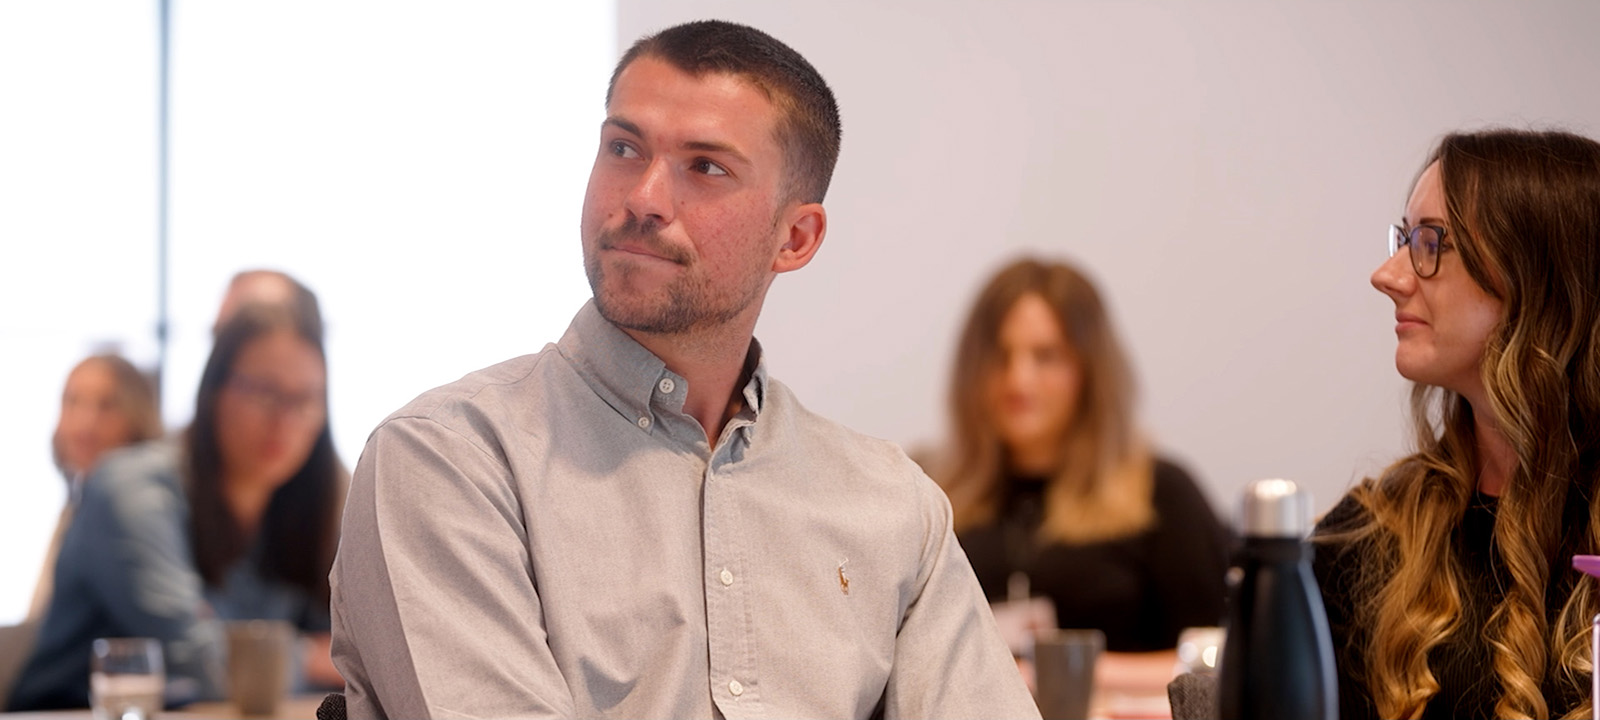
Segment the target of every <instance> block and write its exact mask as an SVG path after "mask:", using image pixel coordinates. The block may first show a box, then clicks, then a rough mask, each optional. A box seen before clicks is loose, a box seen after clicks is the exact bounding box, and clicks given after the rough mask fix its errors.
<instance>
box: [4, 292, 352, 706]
mask: <svg viewBox="0 0 1600 720" xmlns="http://www.w3.org/2000/svg"><path fill="white" fill-rule="evenodd" d="M347 477H348V474H347V473H346V471H345V468H344V466H343V464H342V463H341V462H340V461H339V458H338V455H337V454H336V453H335V452H334V448H333V439H332V435H331V433H330V431H329V425H328V411H327V362H326V358H325V354H324V352H323V345H322V321H321V317H320V314H319V313H318V312H317V308H316V307H315V305H309V306H308V305H306V304H304V303H293V304H284V305H251V306H246V307H243V308H241V309H240V310H239V311H238V312H237V313H236V314H235V315H234V316H233V317H232V318H231V319H229V320H228V321H227V322H226V323H225V324H224V325H223V326H222V327H221V328H220V329H219V332H218V334H217V338H216V344H215V346H214V347H213V349H212V352H211V357H210V360H209V361H208V362H207V363H206V367H205V371H204V373H203V375H202V376H201V380H200V390H199V393H198V398H197V401H196V405H195V415H194V420H193V422H192V424H191V425H190V427H189V428H188V430H187V431H186V432H184V433H183V434H182V436H181V437H180V438H178V439H177V440H176V441H175V442H160V441H158V442H154V443H147V444H144V445H140V446H136V447H132V448H128V449H125V450H120V451H117V452H115V453H112V454H111V455H109V456H107V457H106V458H105V459H104V460H103V461H102V462H101V463H100V465H99V467H98V468H97V469H96V470H95V471H94V472H93V473H91V477H90V478H89V481H88V482H86V483H85V485H84V493H83V499H82V501H81V503H80V505H79V509H78V513H77V516H76V517H75V518H74V520H73V523H72V526H71V528H70V529H69V530H68V531H67V534H66V537H65V538H64V540H63V542H62V547H61V554H60V557H59V559H58V561H57V564H56V573H55V579H56V592H55V596H54V599H53V601H52V602H51V604H50V606H49V610H48V612H47V614H46V616H45V620H44V624H43V626H42V627H41V628H40V631H39V640H38V644H37V646H36V647H35V650H34V652H33V655H32V656H31V658H30V659H29V662H28V664H27V666H26V667H25V668H24V670H23V672H22V675H21V676H20V677H19V679H18V681H17V684H16V687H15V688H14V690H13V691H12V694H11V699H10V707H11V708H12V709H16V710H22V709H41V708H54V707H82V706H85V705H87V704H88V699H89V698H88V687H89V656H90V652H89V649H90V644H91V642H92V641H93V640H94V639H95V638H100V637H153V638H158V639H160V640H161V641H162V644H163V650H164V653H165V657H166V666H167V675H168V678H169V684H168V690H169V701H170V700H185V699H199V698H218V697H220V696H221V691H222V688H221V683H220V681H221V678H220V670H221V667H222V661H223V639H222V637H221V631H220V628H219V627H218V623H217V622H216V621H226V620H245V619H276V620H287V621H290V622H292V623H294V624H295V625H296V626H297V627H298V628H299V629H300V631H301V632H302V634H303V637H305V639H306V642H304V643H302V646H303V647H304V654H303V656H302V658H301V659H300V661H299V662H298V663H297V665H298V666H299V667H300V668H301V671H302V674H303V679H304V681H305V682H307V683H308V684H311V685H322V686H328V685H337V684H338V675H337V672H335V671H334V670H333V668H332V662H331V659H330V658H329V654H328V639H327V638H328V636H327V632H328V628H329V624H330V622H329V618H328V595H329V592H328V581H327V577H328V571H329V568H330V567H331V565H332V561H333V554H334V550H335V548H336V545H337V538H338V518H339V509H340V502H341V498H342V495H343V492H344V486H345V483H346V480H347Z"/></svg>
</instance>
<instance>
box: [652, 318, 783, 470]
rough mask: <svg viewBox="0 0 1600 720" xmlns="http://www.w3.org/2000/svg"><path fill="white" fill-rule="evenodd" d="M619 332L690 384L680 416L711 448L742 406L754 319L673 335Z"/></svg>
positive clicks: (747, 379)
mask: <svg viewBox="0 0 1600 720" xmlns="http://www.w3.org/2000/svg"><path fill="white" fill-rule="evenodd" d="M623 332H625V333H627V334H628V336H629V337H632V338H633V339H634V340H635V341H637V342H638V343H639V344H640V345H643V346H644V348H645V349H646V350H649V351H650V352H651V353H653V354H654V355H655V356H656V357H658V358H661V360H662V362H665V363H666V365H667V369H668V370H671V371H673V372H675V373H677V374H678V375H680V376H682V377H683V379H684V380H685V381H687V382H688V383H689V388H688V396H687V397H686V398H685V399H684V401H683V412H684V413H686V414H687V415H689V416H690V417H692V418H694V419H695V420H696V421H698V422H699V423H700V427H701V429H703V430H704V431H705V433H706V444H707V445H710V446H713V447H715V446H716V444H717V440H718V439H720V438H721V437H722V429H723V427H725V426H727V424H728V421H729V420H731V419H733V416H734V415H737V414H738V413H739V410H740V409H741V408H742V407H743V401H742V391H743V389H744V384H745V383H746V382H748V381H749V378H748V377H746V373H745V359H746V358H747V357H748V356H749V354H750V339H751V338H752V337H754V334H755V322H754V318H751V319H750V320H749V321H744V320H743V319H742V318H741V319H738V320H734V321H732V322H729V323H727V324H725V325H722V326H720V327H716V328H711V329H707V330H696V331H690V332H686V333H678V334H672V335H657V334H652V333H644V332H639V331H635V330H629V329H627V328H623Z"/></svg>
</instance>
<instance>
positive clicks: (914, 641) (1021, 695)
mask: <svg viewBox="0 0 1600 720" xmlns="http://www.w3.org/2000/svg"><path fill="white" fill-rule="evenodd" d="M918 474H919V475H920V473H918ZM920 480H921V481H922V482H923V483H924V485H923V487H922V490H923V492H922V493H921V495H920V498H919V499H920V501H921V503H922V508H921V511H922V516H923V521H924V523H925V528H926V529H925V541H924V543H923V552H922V561H921V571H920V575H919V577H918V580H919V587H920V591H919V592H918V593H917V596H916V598H915V599H913V600H912V602H911V604H910V605H909V606H908V607H907V609H906V612H905V616H904V617H903V619H902V620H901V623H900V629H899V633H898V634H897V636H896V638H895V653H894V658H895V659H894V668H893V669H892V670H891V671H890V674H889V682H888V686H887V688H886V689H885V691H884V717H885V718H888V719H890V720H893V719H894V718H930V717H952V718H954V717H970V718H976V717H985V718H1037V717H1039V709H1038V707H1037V706H1035V705H1034V702H1033V697H1032V696H1031V695H1030V694H1029V693H1028V689H1027V686H1026V685H1024V684H1023V681H1022V674H1021V673H1020V672H1019V671H1018V670H1017V664H1016V661H1015V660H1014V659H1013V658H1012V657H1011V651H1010V650H1009V649H1007V647H1006V644H1005V641H1003V640H1002V639H1001V638H1000V631H999V629H998V628H997V627H996V626H995V623H994V616H993V615H992V614H991V613H990V611H989V604H988V602H987V601H986V600H985V599H984V596H983V590H982V589H981V588H979V586H978V581H977V578H976V577H975V576H974V575H973V574H972V567H971V566H970V565H969V564H968V563H967V556H966V553H964V552H962V550H961V546H960V545H959V544H958V543H957V542H956V537H955V533H954V531H953V530H952V528H951V514H950V502H949V500H947V499H946V498H945V495H944V492H943V491H941V490H940V489H939V488H938V486H937V485H935V484H934V483H933V481H932V480H928V479H927V478H926V477H922V478H920Z"/></svg>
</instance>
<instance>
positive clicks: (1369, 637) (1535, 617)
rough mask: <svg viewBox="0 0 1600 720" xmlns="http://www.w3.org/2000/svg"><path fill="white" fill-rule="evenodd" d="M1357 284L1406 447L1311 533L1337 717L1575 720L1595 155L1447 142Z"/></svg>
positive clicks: (1584, 647)
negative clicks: (1379, 345)
mask: <svg viewBox="0 0 1600 720" xmlns="http://www.w3.org/2000/svg"><path fill="white" fill-rule="evenodd" d="M1389 243H1390V244H1389V252H1390V258H1389V259H1388V260H1387V261H1385V262H1384V263H1383V265H1381V266H1379V267H1378V269H1377V271H1376V272H1374V273H1373V274H1372V285H1373V287H1375V288H1377V289H1378V291H1379V292H1382V293H1383V294H1385V295H1387V296H1389V298H1390V299H1392V300H1393V301H1394V305H1395V314H1394V317H1395V321H1396V325H1395V334H1396V338H1397V345H1396V349H1395V366H1396V368H1397V369H1398V370H1399V372H1400V375H1401V376H1403V377H1405V378H1406V379H1408V380H1411V381H1412V382H1413V383H1415V384H1414V386H1413V387H1412V394H1411V400H1412V402H1411V406H1412V413H1411V417H1412V424H1413V426H1414V428H1415V436H1414V439H1413V441H1414V442H1415V444H1416V451H1415V452H1414V453H1412V454H1411V455H1408V456H1406V457H1404V458H1401V459H1400V460H1399V461H1398V462H1396V463H1395V464H1393V465H1390V466H1389V467H1388V468H1387V469H1385V470H1384V471H1383V474H1382V476H1381V477H1378V478H1376V479H1368V480H1365V481H1363V482H1362V483H1361V484H1359V485H1358V486H1356V487H1355V488H1354V489H1352V490H1351V491H1350V493H1349V494H1348V495H1346V496H1345V498H1344V500H1343V501H1341V502H1340V503H1339V504H1338V505H1337V506H1336V507H1335V508H1334V509H1333V510H1332V511H1330V512H1329V513H1328V515H1327V516H1326V517H1325V518H1324V519H1323V520H1322V522H1321V524H1320V525H1319V527H1318V530H1317V537H1318V538H1319V539H1320V540H1321V542H1322V544H1321V545H1320V546H1319V547H1318V548H1317V552H1316V558H1317V559H1316V567H1317V573H1318V581H1319V583H1320V584H1321V587H1322V592H1323V599H1324V604H1325V606H1326V607H1327V610H1328V620H1329V625H1330V627H1331V628H1332V629H1333V635H1334V647H1335V648H1336V650H1337V652H1339V657H1338V669H1339V710H1340V712H1341V713H1342V714H1343V715H1344V717H1346V718H1375V717H1384V718H1417V717H1426V718H1491V717H1501V718H1513V717H1536V718H1542V717H1561V716H1565V717H1588V716H1589V702H1590V692H1589V687H1590V685H1589V683H1590V677H1591V673H1593V672H1594V668H1593V667H1592V666H1591V662H1590V650H1589V636H1590V621H1591V619H1592V618H1594V617H1595V614H1596V613H1600V601H1597V597H1596V592H1595V591H1596V587H1595V585H1596V582H1600V581H1596V580H1594V579H1592V578H1589V577H1586V576H1584V575H1581V574H1579V573H1578V572H1577V571H1576V570H1574V569H1573V568H1572V556H1573V555H1574V554H1597V553H1600V331H1597V330H1596V325H1597V324H1600V143H1596V142H1594V141H1593V140H1590V139H1588V138H1584V137H1580V136H1577V135H1572V134H1568V133H1564V132H1527V131H1515V130H1493V131H1486V132H1476V133H1463V134H1452V135H1448V136H1446V137H1445V138H1444V139H1443V140H1442V141H1440V143H1439V144H1438V146H1437V147H1436V148H1435V149H1434V151H1433V152H1432V154H1431V155H1430V156H1429V158H1428V160H1427V162H1425V163H1424V164H1423V170H1422V172H1421V174H1420V175H1419V176H1418V177H1417V180H1416V182H1415V183H1414V185H1413V188H1412V191H1411V197H1410V200H1409V201H1408V202H1407V203H1406V208H1405V214H1404V215H1403V216H1402V218H1401V220H1400V224H1399V225H1397V226H1395V227H1394V228H1393V229H1392V230H1391V231H1390V236H1389Z"/></svg>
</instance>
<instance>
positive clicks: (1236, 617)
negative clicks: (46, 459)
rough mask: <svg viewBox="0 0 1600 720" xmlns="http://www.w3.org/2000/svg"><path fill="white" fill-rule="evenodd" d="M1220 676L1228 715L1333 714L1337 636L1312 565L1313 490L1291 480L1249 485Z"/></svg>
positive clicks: (1315, 718) (1290, 718)
mask: <svg viewBox="0 0 1600 720" xmlns="http://www.w3.org/2000/svg"><path fill="white" fill-rule="evenodd" d="M1240 509H1241V512H1240V518H1239V532H1240V535H1241V536H1242V543H1241V545H1240V547H1239V548H1238V551H1237V553H1236V554H1235V556H1234V562H1233V570H1230V574H1232V575H1234V576H1235V578H1236V580H1237V582H1236V583H1235V584H1233V586H1232V587H1231V588H1230V590H1229V601H1228V620H1227V636H1226V639H1225V640H1224V642H1223V648H1222V658H1221V668H1220V672H1219V676H1218V681H1217V700H1218V706H1219V707H1218V717H1221V718H1223V720H1268V719H1270V720H1301V719H1303V720H1335V718H1337V717H1339V692H1338V680H1337V679H1336V677H1335V675H1334V666H1333V640H1332V639H1331V638H1330V637H1329V634H1328V616H1327V613H1326V612H1325V611H1324V610H1323V608H1322V593H1321V591H1319V590H1318V589H1317V579H1316V577H1315V576H1313V575H1312V573H1311V553H1312V548H1311V545H1310V543H1309V542H1308V541H1307V540H1306V536H1307V534H1308V533H1309V532H1310V531H1311V494H1310V493H1309V492H1307V491H1305V490H1302V489H1301V488H1299V487H1297V486H1296V485H1295V484H1294V483H1293V482H1291V481H1289V480H1258V481H1256V482H1254V483H1251V484H1250V486H1249V487H1248V488H1246V489H1245V493H1244V499H1243V503H1242V504H1241V508H1240Z"/></svg>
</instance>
